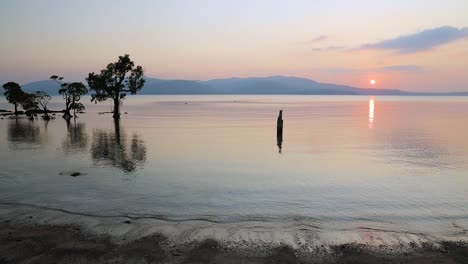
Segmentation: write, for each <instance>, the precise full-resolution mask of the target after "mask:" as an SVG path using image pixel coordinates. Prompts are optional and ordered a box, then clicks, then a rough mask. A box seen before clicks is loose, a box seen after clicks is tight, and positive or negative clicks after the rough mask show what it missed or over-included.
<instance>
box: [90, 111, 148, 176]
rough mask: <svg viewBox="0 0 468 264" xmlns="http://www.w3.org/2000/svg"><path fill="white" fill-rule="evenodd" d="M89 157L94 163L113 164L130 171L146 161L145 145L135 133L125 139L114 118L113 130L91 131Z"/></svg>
mask: <svg viewBox="0 0 468 264" xmlns="http://www.w3.org/2000/svg"><path fill="white" fill-rule="evenodd" d="M91 157H92V159H93V162H94V164H95V165H108V166H113V167H116V168H119V169H122V170H123V171H124V172H126V173H130V172H133V171H135V170H136V169H137V168H138V167H139V166H142V165H143V164H144V162H145V161H146V146H145V143H144V141H143V140H142V139H141V138H140V137H139V136H138V134H136V133H134V134H133V135H132V138H131V139H130V140H127V136H126V134H125V132H123V131H122V129H121V127H120V123H119V120H118V119H114V131H105V130H94V131H93V144H92V146H91Z"/></svg>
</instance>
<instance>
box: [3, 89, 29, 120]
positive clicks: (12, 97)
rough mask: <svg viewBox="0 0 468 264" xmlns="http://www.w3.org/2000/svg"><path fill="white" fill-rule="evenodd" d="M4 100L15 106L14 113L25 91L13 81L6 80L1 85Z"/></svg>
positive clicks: (16, 111)
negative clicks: (3, 90)
mask: <svg viewBox="0 0 468 264" xmlns="http://www.w3.org/2000/svg"><path fill="white" fill-rule="evenodd" d="M3 89H5V92H4V93H3V94H4V95H5V98H6V100H7V101H8V102H9V103H10V104H13V105H14V106H15V114H17V113H18V106H19V105H21V101H22V100H23V99H24V95H25V93H24V92H23V90H22V89H21V86H20V85H19V84H18V83H15V82H7V83H5V84H4V85H3Z"/></svg>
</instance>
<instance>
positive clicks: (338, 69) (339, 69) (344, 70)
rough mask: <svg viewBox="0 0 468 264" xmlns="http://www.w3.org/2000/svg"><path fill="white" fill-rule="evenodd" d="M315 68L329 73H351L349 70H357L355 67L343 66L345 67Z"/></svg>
mask: <svg viewBox="0 0 468 264" xmlns="http://www.w3.org/2000/svg"><path fill="white" fill-rule="evenodd" d="M315 70H316V71H320V72H329V73H351V72H356V71H357V69H353V68H345V67H333V68H319V69H315Z"/></svg>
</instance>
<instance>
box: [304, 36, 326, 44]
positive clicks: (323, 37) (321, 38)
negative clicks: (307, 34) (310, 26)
mask: <svg viewBox="0 0 468 264" xmlns="http://www.w3.org/2000/svg"><path fill="white" fill-rule="evenodd" d="M327 39H328V36H327V35H321V36H318V37H316V38H313V39H311V40H309V41H308V42H309V43H317V42H322V41H324V40H327Z"/></svg>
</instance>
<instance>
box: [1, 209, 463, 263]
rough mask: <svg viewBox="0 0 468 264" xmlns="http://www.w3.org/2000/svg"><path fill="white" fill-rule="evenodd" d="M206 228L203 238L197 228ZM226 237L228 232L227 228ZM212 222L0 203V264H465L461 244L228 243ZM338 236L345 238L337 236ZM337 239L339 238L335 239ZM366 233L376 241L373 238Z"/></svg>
mask: <svg viewBox="0 0 468 264" xmlns="http://www.w3.org/2000/svg"><path fill="white" fill-rule="evenodd" d="M207 228H208V229H209V230H211V232H207V231H206V230H205V231H203V229H207ZM231 231H232V230H231ZM223 232H228V234H226V235H227V237H230V236H235V235H236V234H235V233H231V234H229V229H225V228H221V227H219V224H216V223H211V224H209V223H205V222H202V221H194V222H190V223H184V224H183V225H181V224H180V223H167V222H165V221H163V220H154V219H137V220H132V219H129V218H125V217H108V218H100V219H97V218H96V217H92V216H79V215H74V214H71V213H67V212H61V211H57V210H48V209H38V208H31V207H27V206H11V205H0V263H2V264H4V263H18V262H28V263H29V262H32V263H54V262H58V263H239V262H242V263H349V262H355V261H358V263H400V262H403V263H468V239H464V240H437V239H424V238H421V237H419V238H416V237H414V238H413V240H411V241H410V240H399V241H394V243H377V241H374V242H372V241H373V240H369V243H360V242H352V240H349V239H348V240H346V239H345V240H343V242H335V243H324V242H325V241H320V239H319V236H317V234H312V233H310V234H309V235H310V236H312V239H311V241H315V243H310V241H309V242H308V241H293V242H294V243H291V241H290V240H288V239H284V238H285V237H277V238H275V239H273V240H276V242H267V241H261V240H260V241H255V240H252V241H248V240H247V239H245V238H246V237H243V238H242V237H241V238H240V239H233V240H232V241H228V240H227V239H226V236H218V237H217V236H216V234H217V233H223ZM342 233H343V234H342V236H344V237H347V236H348V235H349V234H345V233H344V232H342ZM337 235H338V236H340V232H339V233H338V234H337ZM366 235H368V236H370V237H372V236H374V238H373V239H376V240H378V239H379V236H380V234H379V232H367V233H366Z"/></svg>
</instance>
